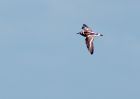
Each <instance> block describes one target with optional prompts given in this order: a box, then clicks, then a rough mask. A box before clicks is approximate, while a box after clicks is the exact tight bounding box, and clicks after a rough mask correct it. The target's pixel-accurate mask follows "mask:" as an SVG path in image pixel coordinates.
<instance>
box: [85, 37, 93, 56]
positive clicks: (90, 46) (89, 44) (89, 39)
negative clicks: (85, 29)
mask: <svg viewBox="0 0 140 99" xmlns="http://www.w3.org/2000/svg"><path fill="white" fill-rule="evenodd" d="M93 40H94V37H93V36H92V35H89V36H88V37H86V39H85V42H86V45H87V48H88V50H89V52H90V54H93V52H94V45H93Z"/></svg>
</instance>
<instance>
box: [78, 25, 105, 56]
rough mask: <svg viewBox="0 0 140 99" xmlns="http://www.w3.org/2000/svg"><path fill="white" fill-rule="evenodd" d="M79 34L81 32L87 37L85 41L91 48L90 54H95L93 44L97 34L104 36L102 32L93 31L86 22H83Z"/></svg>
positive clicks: (88, 47) (89, 48)
mask: <svg viewBox="0 0 140 99" xmlns="http://www.w3.org/2000/svg"><path fill="white" fill-rule="evenodd" d="M77 34H80V35H82V36H84V37H85V43H86V46H87V49H88V50H89V52H90V54H93V52H94V46H93V41H94V38H95V37H96V36H103V35H102V34H100V33H95V32H93V31H92V29H91V28H89V27H88V26H87V25H86V24H83V26H82V31H81V32H79V33H77Z"/></svg>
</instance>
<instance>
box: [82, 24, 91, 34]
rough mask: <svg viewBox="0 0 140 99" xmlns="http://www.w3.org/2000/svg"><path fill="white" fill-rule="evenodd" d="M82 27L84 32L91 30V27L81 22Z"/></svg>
mask: <svg viewBox="0 0 140 99" xmlns="http://www.w3.org/2000/svg"><path fill="white" fill-rule="evenodd" d="M85 28H87V29H86V30H85ZM82 29H83V30H84V32H86V33H90V32H92V29H91V28H90V27H89V26H87V25H86V24H83V26H82Z"/></svg>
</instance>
